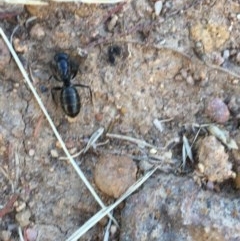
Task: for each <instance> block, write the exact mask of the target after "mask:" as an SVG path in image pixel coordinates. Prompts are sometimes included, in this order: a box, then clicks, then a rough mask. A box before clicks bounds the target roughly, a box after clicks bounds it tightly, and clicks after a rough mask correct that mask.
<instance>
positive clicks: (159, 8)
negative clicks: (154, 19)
mask: <svg viewBox="0 0 240 241" xmlns="http://www.w3.org/2000/svg"><path fill="white" fill-rule="evenodd" d="M162 7H163V3H162V1H157V2H155V5H154V8H155V14H156V16H159V15H160V13H161V11H162Z"/></svg>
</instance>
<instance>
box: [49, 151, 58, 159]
mask: <svg viewBox="0 0 240 241" xmlns="http://www.w3.org/2000/svg"><path fill="white" fill-rule="evenodd" d="M50 153H51V156H52V157H53V158H58V152H57V150H55V149H52V150H51V151H50Z"/></svg>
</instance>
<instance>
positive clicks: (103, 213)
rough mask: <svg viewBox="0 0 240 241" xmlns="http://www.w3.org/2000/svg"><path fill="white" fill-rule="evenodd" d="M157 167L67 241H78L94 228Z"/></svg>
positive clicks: (152, 171) (153, 170)
mask: <svg viewBox="0 0 240 241" xmlns="http://www.w3.org/2000/svg"><path fill="white" fill-rule="evenodd" d="M157 169H158V167H155V168H154V169H152V170H151V171H149V172H147V173H146V174H145V175H144V176H143V177H142V178H140V179H139V180H138V181H137V182H135V183H134V184H133V185H132V186H131V187H130V188H128V190H127V191H126V192H125V193H124V194H123V195H122V196H121V197H120V198H119V199H118V200H117V201H116V202H115V203H113V204H112V205H110V206H108V207H105V208H103V209H101V210H100V211H99V212H97V213H96V214H95V215H94V216H93V217H91V218H90V219H89V220H88V221H87V222H86V223H85V224H84V225H83V226H82V227H81V228H79V229H78V230H77V231H76V232H74V233H73V234H72V235H71V236H70V237H69V238H68V239H67V240H66V241H77V240H78V239H79V238H80V237H81V236H82V235H83V234H84V233H86V232H87V231H88V230H89V229H90V228H92V227H93V226H94V225H95V224H96V223H97V222H99V221H100V220H101V219H102V218H103V217H104V216H105V215H107V214H109V213H110V212H111V211H112V210H113V209H114V208H115V207H117V206H118V205H119V204H120V203H121V202H122V201H123V200H124V199H126V198H127V197H129V196H130V195H131V194H132V193H133V192H135V191H136V190H137V189H138V188H139V187H140V186H141V185H142V184H143V183H144V182H145V181H146V180H147V179H148V178H149V177H150V176H151V175H152V174H153V173H154V172H155V171H156V170H157Z"/></svg>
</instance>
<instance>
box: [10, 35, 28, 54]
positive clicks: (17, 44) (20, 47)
mask: <svg viewBox="0 0 240 241" xmlns="http://www.w3.org/2000/svg"><path fill="white" fill-rule="evenodd" d="M13 46H14V49H15V51H16V52H18V53H26V52H27V50H28V47H27V45H26V44H24V43H22V42H21V41H20V39H19V38H15V39H14V40H13Z"/></svg>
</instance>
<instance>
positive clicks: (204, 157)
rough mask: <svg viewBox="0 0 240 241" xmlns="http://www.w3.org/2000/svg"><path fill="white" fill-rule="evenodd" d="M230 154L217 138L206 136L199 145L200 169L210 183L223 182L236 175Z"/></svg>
mask: <svg viewBox="0 0 240 241" xmlns="http://www.w3.org/2000/svg"><path fill="white" fill-rule="evenodd" d="M228 159H229V154H228V153H226V152H225V148H224V146H223V145H222V144H221V142H220V141H218V140H217V138H216V137H215V136H206V137H204V138H203V139H202V140H200V142H199V145H198V161H199V163H198V169H199V171H200V172H201V174H203V175H204V176H205V177H206V178H207V180H208V181H211V182H223V181H224V180H227V179H229V178H234V176H235V175H236V174H235V173H234V172H233V171H232V163H231V162H230V161H229V160H228Z"/></svg>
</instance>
